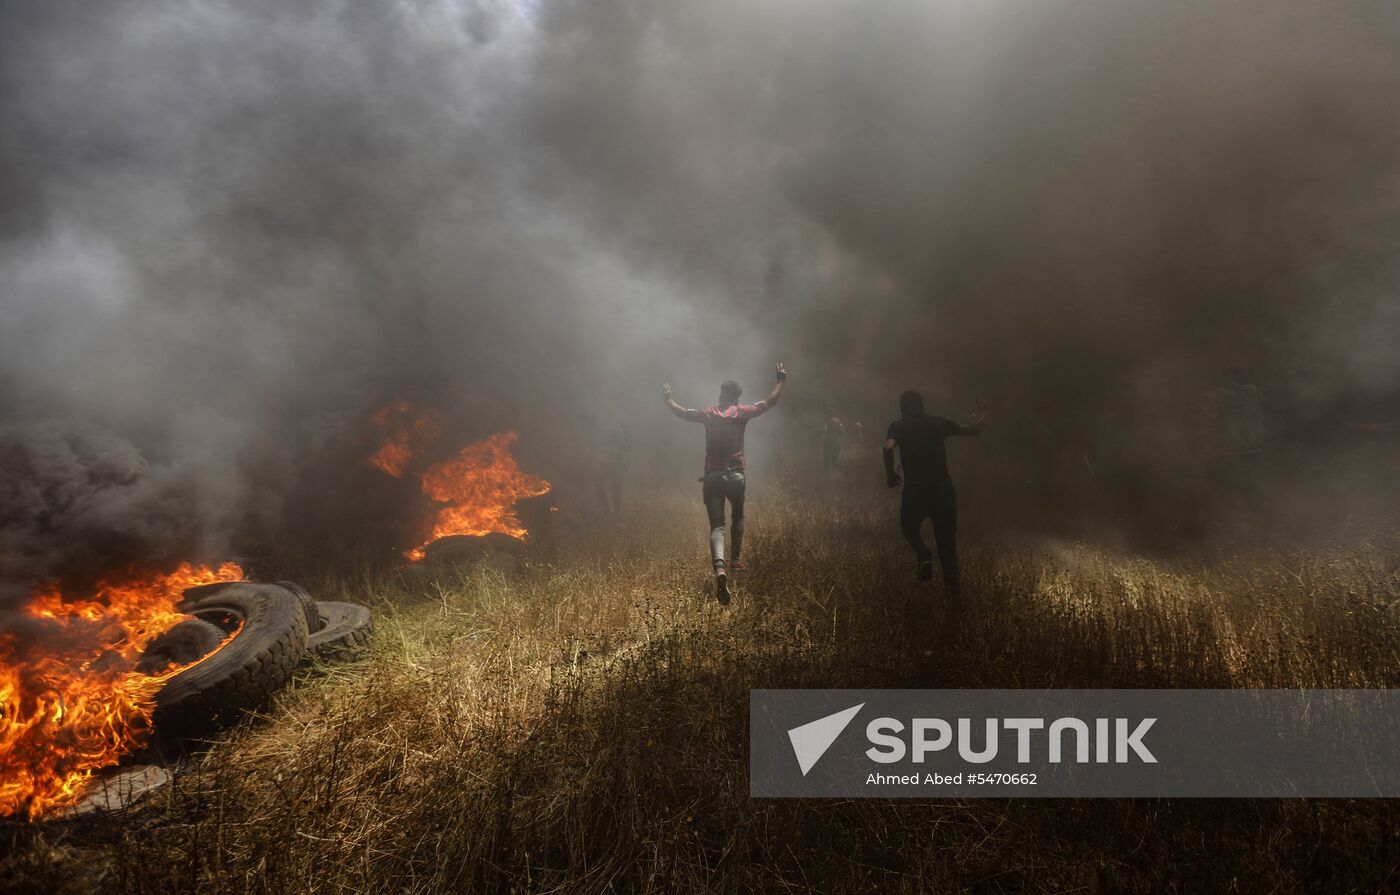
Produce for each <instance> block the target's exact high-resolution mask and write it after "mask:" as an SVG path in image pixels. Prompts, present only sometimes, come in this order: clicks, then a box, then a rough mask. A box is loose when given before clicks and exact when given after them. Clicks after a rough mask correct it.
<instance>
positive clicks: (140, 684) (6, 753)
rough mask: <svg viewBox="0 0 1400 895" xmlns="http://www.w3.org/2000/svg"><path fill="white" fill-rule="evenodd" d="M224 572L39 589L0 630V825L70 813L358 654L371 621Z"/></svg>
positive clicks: (228, 568) (204, 570)
mask: <svg viewBox="0 0 1400 895" xmlns="http://www.w3.org/2000/svg"><path fill="white" fill-rule="evenodd" d="M242 578H243V570H242V569H241V568H239V567H238V566H236V565H234V564H232V563H225V564H223V565H221V566H219V567H218V568H217V569H211V568H209V567H207V566H191V565H190V564H188V563H185V564H182V565H181V566H180V567H179V568H178V569H176V570H175V571H174V572H171V573H168V574H165V573H154V572H133V573H130V574H128V575H126V576H124V577H122V578H121V579H104V580H102V581H101V582H99V583H98V584H97V585H96V586H94V587H92V588H91V589H90V592H88V593H84V594H81V595H75V594H71V593H68V592H65V588H64V586H63V584H61V583H49V584H47V585H45V586H43V587H41V588H40V589H38V590H37V591H36V592H35V593H34V594H33V596H32V598H31V599H30V600H29V601H28V603H26V604H25V605H23V606H22V607H21V608H20V609H19V610H17V611H14V612H10V613H7V616H9V617H7V618H5V619H4V625H3V627H0V816H12V815H19V816H26V817H29V818H31V819H32V818H36V817H40V816H44V815H47V814H50V813H52V812H53V811H55V810H56V809H60V808H64V807H66V806H70V805H72V804H74V803H75V802H76V801H78V800H79V799H80V798H81V797H82V796H83V793H84V791H85V790H86V789H87V788H88V787H89V786H90V784H92V783H93V781H94V779H95V775H97V774H98V772H99V771H101V770H102V769H104V768H110V767H113V766H115V765H118V764H119V763H120V762H122V760H123V759H125V758H126V757H127V756H129V755H132V754H133V753H136V752H138V751H139V750H141V749H142V748H143V747H145V746H146V745H147V744H148V743H149V742H150V741H151V739H152V737H153V735H154V734H156V733H157V732H159V733H160V734H162V735H168V736H177V737H178V736H183V735H189V734H198V733H204V732H206V731H208V730H209V729H210V728H211V727H212V726H213V725H215V724H218V723H221V722H224V721H228V720H231V719H233V718H235V717H237V716H238V715H240V714H241V713H242V712H243V711H245V710H246V709H248V708H252V707H255V706H256V705H258V704H260V703H261V702H263V701H264V700H266V698H267V697H268V696H270V695H271V694H272V693H273V692H275V691H276V690H277V689H279V688H280V687H281V686H282V685H283V684H285V683H286V681H287V680H288V678H290V677H291V674H292V672H293V671H294V670H295V668H296V666H297V665H298V664H299V663H300V662H301V660H302V659H303V658H304V657H305V656H306V655H308V654H311V653H314V654H317V655H320V656H322V657H325V658H335V657H338V656H340V655H343V654H344V653H345V652H346V651H347V650H353V649H358V648H361V647H363V646H365V645H367V644H368V641H369V637H370V633H371V631H372V622H371V619H370V614H369V610H368V609H365V608H364V607H362V606H352V605H349V604H343V603H329V602H325V603H318V602H316V601H315V600H313V599H312V598H311V597H310V595H309V594H307V593H306V591H305V590H303V589H302V588H301V587H300V586H298V585H295V584H292V583H290V582H282V583H280V584H275V585H274V584H259V583H254V582H249V581H243V580H242Z"/></svg>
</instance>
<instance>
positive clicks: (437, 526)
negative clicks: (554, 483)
mask: <svg viewBox="0 0 1400 895" xmlns="http://www.w3.org/2000/svg"><path fill="white" fill-rule="evenodd" d="M516 437H517V436H516V434H515V433H514V432H501V433H499V434H496V435H492V436H491V437H489V438H486V439H484V440H482V441H478V442H475V443H473V444H469V445H467V446H466V447H464V448H462V451H461V453H460V454H459V455H458V456H457V457H456V458H455V459H452V460H448V461H447V462H445V463H440V464H438V465H437V466H433V467H432V468H430V469H429V470H428V471H427V472H425V473H423V493H424V494H426V495H428V497H430V498H432V499H433V500H434V501H436V502H437V503H440V504H443V506H442V507H441V508H439V509H438V511H437V517H436V519H435V520H434V522H433V532H432V536H431V537H429V538H428V540H427V541H425V542H424V543H423V544H420V545H419V546H418V547H415V548H414V549H412V550H410V551H408V552H407V553H406V554H405V555H406V556H407V557H408V558H409V559H412V560H419V559H422V558H423V557H424V556H425V555H426V554H425V553H424V550H425V548H426V547H427V546H428V545H429V544H431V543H432V542H433V541H436V540H438V539H439V538H445V537H449V536H452V535H488V534H492V533H495V532H499V533H501V534H506V535H510V536H511V537H513V538H519V539H520V540H524V539H526V538H527V537H529V534H530V532H529V530H528V529H526V528H525V526H524V525H522V524H521V521H520V516H519V515H518V513H517V512H516V504H518V503H519V502H520V501H522V500H524V499H526V498H530V497H542V496H544V495H546V494H548V493H549V482H546V481H545V480H544V479H541V478H538V477H536V476H533V475H529V474H528V473H525V472H522V471H521V469H520V466H519V465H518V464H517V463H516V462H515V457H514V456H513V455H512V454H511V451H510V448H511V445H513V444H515V440H516Z"/></svg>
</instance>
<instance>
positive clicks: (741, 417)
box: [661, 364, 787, 604]
mask: <svg viewBox="0 0 1400 895" xmlns="http://www.w3.org/2000/svg"><path fill="white" fill-rule="evenodd" d="M776 371H777V382H776V384H774V386H773V391H772V392H770V393H769V394H768V397H767V398H765V399H763V400H762V401H759V402H758V403H757V404H740V403H739V396H740V395H741V394H743V389H741V388H740V387H739V383H737V382H735V381H734V380H732V379H731V380H729V381H728V382H726V383H724V384H723V385H721V386H720V387H719V402H718V403H716V404H711V405H710V406H709V407H706V408H705V409H704V410H690V409H689V408H686V407H682V406H681V405H679V404H677V403H676V402H675V400H674V399H673V398H672V397H671V383H669V382H668V383H666V384H665V385H664V386H662V389H661V392H662V395H663V396H664V397H665V399H666V406H667V407H669V408H671V412H672V413H674V414H675V415H676V416H678V417H680V418H681V419H683V420H689V421H690V422H694V423H704V424H705V475H704V477H703V478H701V479H700V481H701V482H703V483H704V488H703V489H702V491H701V493H702V495H703V497H704V500H705V513H706V514H707V515H708V516H709V518H710V560H711V562H712V563H713V564H714V570H715V595H716V597H717V598H718V599H719V601H720V603H722V604H727V603H728V602H729V575H728V573H729V572H731V571H732V572H741V571H743V570H744V566H743V565H742V564H741V563H740V561H739V552H740V550H742V549H743V546H744V485H745V476H744V468H745V467H744V429H745V428H746V427H747V426H748V423H749V420H751V419H753V418H754V417H756V416H758V415H760V414H762V413H766V412H768V410H769V409H771V408H772V407H773V405H774V404H777V403H778V398H779V396H781V395H782V393H783V383H784V382H786V381H787V370H785V369H784V368H783V365H782V364H778V365H777V367H776ZM726 500H727V501H729V507H730V513H731V519H732V522H733V527H732V529H731V531H730V535H729V543H730V547H731V548H732V549H731V551H730V559H731V564H730V565H729V566H728V567H726V565H725V561H724V503H725V501H726Z"/></svg>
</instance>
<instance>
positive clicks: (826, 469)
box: [822, 406, 846, 485]
mask: <svg viewBox="0 0 1400 895" xmlns="http://www.w3.org/2000/svg"><path fill="white" fill-rule="evenodd" d="M822 415H823V416H824V417H825V418H826V421H825V422H823V423H822V480H823V481H824V482H826V484H828V485H830V484H831V476H832V474H833V473H835V472H836V470H837V468H838V467H840V465H841V442H842V440H843V439H844V437H845V434H846V427H845V426H844V425H842V423H841V420H840V419H839V418H838V417H837V416H836V412H835V411H834V410H832V409H831V407H829V406H828V407H827V408H826V412H825V413H824V414H822Z"/></svg>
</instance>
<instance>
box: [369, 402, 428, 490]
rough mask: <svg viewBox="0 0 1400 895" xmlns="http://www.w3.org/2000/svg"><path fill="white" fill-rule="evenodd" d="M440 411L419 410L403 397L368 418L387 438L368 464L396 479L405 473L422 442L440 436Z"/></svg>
mask: <svg viewBox="0 0 1400 895" xmlns="http://www.w3.org/2000/svg"><path fill="white" fill-rule="evenodd" d="M438 415H439V414H438V411H436V410H427V411H423V412H421V413H420V412H419V411H417V410H416V409H414V407H413V405H412V404H410V403H408V402H407V401H404V400H402V399H400V400H397V401H390V402H389V403H388V404H385V405H384V406H383V407H381V408H379V409H378V410H376V411H375V412H374V413H373V414H372V415H371V416H370V418H369V420H370V422H371V423H373V424H374V426H375V428H377V429H379V430H380V431H381V432H383V433H384V441H383V443H382V444H380V446H379V449H378V450H376V451H375V452H374V453H373V454H371V455H370V457H369V464H370V465H371V466H373V467H375V468H376V469H379V470H382V471H383V472H386V473H388V474H389V475H391V476H393V477H394V478H399V477H400V476H402V475H403V473H404V470H405V469H407V468H408V464H409V463H410V462H412V460H413V458H414V457H415V456H417V454H418V452H419V451H420V450H422V449H423V445H424V444H426V443H428V442H429V441H432V440H433V439H434V438H436V437H437V436H438V431H439V429H438Z"/></svg>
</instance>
